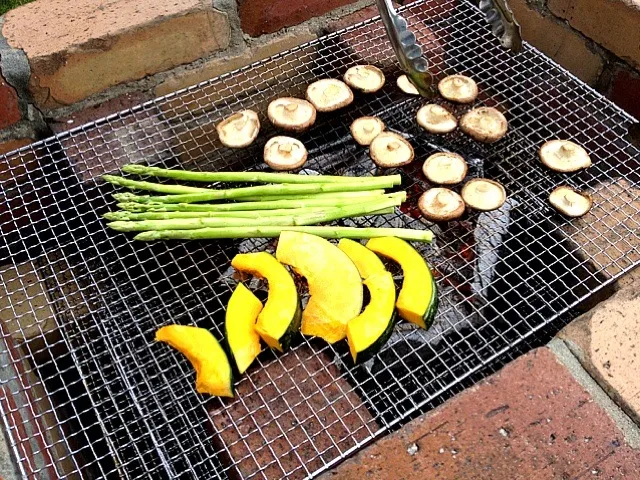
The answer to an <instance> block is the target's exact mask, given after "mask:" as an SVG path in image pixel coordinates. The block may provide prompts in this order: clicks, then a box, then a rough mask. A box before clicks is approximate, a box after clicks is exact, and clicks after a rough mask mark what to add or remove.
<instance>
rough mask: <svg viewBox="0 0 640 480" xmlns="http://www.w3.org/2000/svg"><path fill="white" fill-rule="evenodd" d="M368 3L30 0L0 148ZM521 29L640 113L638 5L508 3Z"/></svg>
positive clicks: (5, 32)
mask: <svg viewBox="0 0 640 480" xmlns="http://www.w3.org/2000/svg"><path fill="white" fill-rule="evenodd" d="M372 2H373V0H360V1H353V0H305V1H302V0H237V1H236V0H184V1H181V2H175V1H173V0H105V1H102V2H95V0H78V1H75V2H72V3H69V1H68V0H36V1H34V2H33V3H30V4H27V5H25V6H22V7H19V8H17V9H15V10H12V11H10V12H9V13H7V14H6V15H5V16H4V17H0V32H1V34H0V153H2V152H6V151H8V150H11V149H13V148H16V147H20V146H22V145H24V144H26V143H28V142H30V141H31V140H33V139H37V138H42V137H44V136H47V135H49V134H51V133H52V132H59V131H63V130H65V129H69V128H71V127H74V126H76V125H78V124H81V123H83V122H86V121H89V120H92V119H96V118H99V117H102V116H104V115H107V114H109V113H112V112H115V111H118V110H121V109H123V108H126V107H128V106H132V105H135V104H137V103H140V102H142V101H145V100H148V99H150V98H154V97H156V96H159V95H164V94H167V93H170V92H172V91H175V90H177V89H180V88H184V87H187V86H190V85H193V84H196V83H198V82H200V81H203V80H206V79H209V78H212V77H214V76H217V75H220V74H222V73H225V72H227V71H230V70H233V69H236V68H239V67H241V66H243V65H246V64H248V63H251V62H253V61H256V60H260V59H262V58H266V57H268V56H270V55H272V54H274V53H277V52H279V51H281V50H285V49H288V48H291V47H294V46H296V45H298V44H300V43H303V42H306V41H309V40H311V39H313V38H315V37H317V36H318V35H321V34H322V33H324V32H326V31H328V30H331V29H333V28H335V25H339V26H346V25H348V24H350V23H354V22H356V21H360V20H362V19H363V18H366V17H367V16H370V15H371V14H375V13H376V9H375V8H371V7H369V8H365V7H367V6H368V5H370V4H371V3H372ZM510 4H511V5H512V8H513V10H514V12H515V14H516V17H517V19H518V20H519V21H520V23H521V25H522V30H523V36H524V38H525V39H526V40H528V41H529V42H530V43H532V44H533V45H534V46H536V47H537V48H539V49H540V50H542V51H543V52H544V53H546V54H547V55H549V56H550V57H552V58H553V59H555V60H556V61H557V62H558V63H560V64H561V65H563V66H564V67H566V68H567V69H568V70H570V71H571V72H573V73H574V74H575V75H576V76H578V77H579V78H581V79H582V80H584V81H585V82H587V83H588V84H590V85H592V86H594V87H595V88H597V89H598V90H599V91H601V92H603V93H604V94H606V95H607V96H608V97H609V98H611V99H612V100H613V101H614V102H616V103H617V104H618V105H620V106H621V107H622V108H625V109H627V110H628V111H629V112H630V113H632V114H633V115H635V116H636V117H640V0H510Z"/></svg>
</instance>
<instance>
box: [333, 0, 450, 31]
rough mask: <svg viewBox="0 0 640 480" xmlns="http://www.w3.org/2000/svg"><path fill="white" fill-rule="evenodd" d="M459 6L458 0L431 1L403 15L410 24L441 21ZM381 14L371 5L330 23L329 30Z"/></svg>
mask: <svg viewBox="0 0 640 480" xmlns="http://www.w3.org/2000/svg"><path fill="white" fill-rule="evenodd" d="M392 3H393V6H394V7H395V8H398V7H400V4H399V3H398V2H392ZM456 4H457V1H456V0H452V1H447V2H440V1H438V0H429V1H427V2H425V3H423V4H421V5H420V6H419V7H418V9H415V8H412V9H409V10H408V12H404V13H402V15H403V16H404V17H405V18H407V20H408V21H409V23H410V24H415V23H416V21H430V22H433V21H435V20H441V19H442V18H443V17H444V16H448V15H449V14H450V13H451V11H452V10H454V9H455V7H456ZM378 14H379V11H378V7H377V6H376V5H370V6H368V7H365V8H362V9H360V10H357V11H355V12H353V13H350V14H348V15H345V16H344V17H341V18H339V19H338V20H335V21H333V22H329V24H328V26H327V30H328V31H330V32H335V31H336V30H340V29H343V28H347V27H350V26H351V25H354V24H356V23H360V22H364V21H365V20H369V19H370V18H372V17H375V16H376V15H378Z"/></svg>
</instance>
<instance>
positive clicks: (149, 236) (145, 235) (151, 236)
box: [133, 231, 158, 242]
mask: <svg viewBox="0 0 640 480" xmlns="http://www.w3.org/2000/svg"><path fill="white" fill-rule="evenodd" d="M157 237H158V235H157V233H156V232H154V231H151V232H140V233H138V234H137V235H136V236H135V237H133V239H134V240H142V241H143V242H150V241H152V240H156V239H157Z"/></svg>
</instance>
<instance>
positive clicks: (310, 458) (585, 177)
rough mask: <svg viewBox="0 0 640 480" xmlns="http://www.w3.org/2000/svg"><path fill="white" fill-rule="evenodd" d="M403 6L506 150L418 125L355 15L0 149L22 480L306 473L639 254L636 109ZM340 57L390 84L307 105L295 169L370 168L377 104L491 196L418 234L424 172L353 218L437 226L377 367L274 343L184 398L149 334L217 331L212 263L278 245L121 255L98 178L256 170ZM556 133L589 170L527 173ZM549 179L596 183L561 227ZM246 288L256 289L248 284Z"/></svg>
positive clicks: (454, 385) (0, 247) (508, 348)
mask: <svg viewBox="0 0 640 480" xmlns="http://www.w3.org/2000/svg"><path fill="white" fill-rule="evenodd" d="M403 10H404V15H405V16H406V18H407V19H408V21H409V24H410V26H411V29H412V30H413V31H414V32H416V34H417V37H418V41H419V42H420V43H421V44H422V46H423V48H424V49H425V51H426V53H427V56H428V57H429V58H430V59H431V60H432V62H433V64H432V69H433V72H434V74H436V76H438V77H439V78H441V77H442V76H444V75H446V74H451V73H463V74H467V75H470V76H471V77H473V78H474V79H475V80H476V81H477V82H478V84H479V87H480V95H479V98H478V100H477V102H476V104H477V105H487V106H496V107H497V108H499V109H501V110H503V111H504V112H505V114H506V116H507V118H508V120H509V124H510V130H509V133H508V134H507V136H506V138H505V139H503V140H501V141H500V142H498V143H496V144H492V145H480V144H477V143H476V142H473V141H471V140H470V139H469V138H467V137H465V136H464V135H462V134H460V133H454V134H451V135H447V136H444V137H437V136H433V135H429V134H426V133H425V132H423V131H421V130H420V129H419V128H418V127H417V125H416V124H415V121H414V118H415V112H416V111H417V109H418V108H419V107H420V106H421V105H422V104H423V103H424V100H422V99H420V98H417V97H410V96H407V95H405V94H403V93H402V92H400V91H399V90H398V89H397V88H396V87H395V84H394V80H395V78H396V77H397V75H398V74H399V71H398V69H397V67H396V65H395V62H394V60H393V57H392V52H391V49H390V47H389V45H388V42H387V41H386V38H385V35H384V30H383V27H382V24H381V23H380V22H379V21H378V20H377V19H373V20H371V21H367V22H364V23H360V24H358V25H355V26H353V27H349V28H347V29H345V30H341V31H339V32H334V33H331V34H328V35H326V36H324V37H322V38H320V39H318V40H316V41H313V42H310V43H308V44H305V45H302V46H300V47H298V48H295V49H293V50H291V51H288V52H284V53H282V54H279V55H276V56H274V57H272V58H269V59H267V60H264V61H262V62H259V63H257V64H254V65H251V66H249V67H246V68H243V69H240V70H238V71H235V72H233V73H231V74H226V75H223V76H221V77H218V78H216V79H213V80H211V81H207V82H203V83H202V84H200V85H198V86H196V87H194V88H190V89H187V90H184V91H181V92H177V93H176V94H171V95H169V96H166V97H163V98H158V99H155V100H152V101H149V102H147V103H145V104H142V105H140V106H138V107H135V108H133V109H131V110H126V111H123V112H120V113H118V114H114V115H111V116H109V117H107V118H105V119H102V120H100V121H98V122H96V123H92V124H88V125H84V126H81V127H78V128H75V129H73V130H71V131H70V132H66V133H63V134H60V135H58V136H56V137H52V138H49V139H47V140H45V141H42V142H40V143H38V144H34V145H32V146H30V147H28V148H25V149H22V150H21V151H20V152H19V153H15V154H13V155H11V156H9V157H6V158H5V159H4V160H1V162H2V163H3V164H5V163H6V165H7V167H6V168H5V169H4V170H2V171H1V172H0V181H1V184H0V186H1V189H2V190H1V193H0V195H1V196H2V203H0V231H1V232H2V238H1V240H0V259H2V260H0V277H1V278H2V280H1V281H0V289H1V290H0V319H1V320H2V322H0V328H1V329H2V330H1V331H0V333H1V337H0V339H1V343H0V367H1V368H0V375H1V376H0V408H1V409H2V412H3V416H2V420H3V424H4V428H5V430H6V431H7V433H8V439H9V441H10V445H11V447H12V451H13V453H14V455H15V457H16V459H17V461H18V465H19V467H20V469H21V472H22V473H23V474H24V475H25V476H29V477H31V476H33V475H34V474H40V475H43V476H46V475H48V476H49V477H51V478H65V477H67V478H127V479H135V478H154V479H158V478H171V479H174V478H200V479H206V478H227V477H229V478H239V477H240V478H268V479H272V478H303V477H313V476H316V475H317V474H319V473H320V472H322V471H324V470H326V469H328V468H329V467H330V466H331V465H334V464H335V463H336V462H338V461H339V460H340V459H342V458H345V457H346V456H347V455H349V454H350V453H352V452H353V451H355V450H357V449H359V448H361V447H362V446H363V445H364V444H366V443H367V442H369V441H371V440H372V439H373V438H375V437H377V436H379V435H381V434H383V433H384V432H386V431H388V430H389V429H391V428H395V427H396V426H398V425H401V424H403V423H405V422H407V421H408V420H409V419H410V418H411V417H412V416H413V415H415V414H416V412H419V411H422V410H423V409H425V408H429V406H430V405H433V402H434V401H436V400H437V399H442V398H446V397H447V396H451V395H452V394H454V393H456V392H457V391H458V390H459V388H460V386H461V385H463V384H464V382H465V381H466V379H468V378H469V377H470V376H471V375H473V374H474V373H476V372H479V371H481V370H482V369H483V368H485V367H486V366H488V365H492V364H494V363H495V362H498V363H499V362H504V361H506V360H508V359H509V358H510V356H511V355H513V354H514V352H515V351H516V350H517V349H518V348H522V345H525V344H528V342H529V341H530V340H531V339H532V338H534V337H535V336H536V335H538V334H539V332H543V331H546V330H547V329H548V327H550V326H551V327H553V326H559V325H562V324H563V323H564V322H566V321H567V319H568V318H571V316H572V315H574V314H575V308H576V307H577V306H578V305H579V304H581V302H584V301H587V300H589V299H590V298H591V297H593V295H594V294H595V293H596V292H598V291H600V290H602V288H603V287H604V286H606V285H607V284H609V283H611V282H612V281H614V280H615V279H616V278H618V277H619V276H620V275H622V274H623V273H624V272H626V271H628V270H630V269H631V268H633V267H635V266H637V265H638V263H640V247H639V237H638V231H639V230H638V218H639V216H638V212H639V210H640V204H639V203H640V200H639V190H638V188H639V187H638V181H639V178H638V177H639V172H640V168H639V167H638V163H639V160H640V158H639V151H638V149H637V148H636V147H634V146H633V145H632V144H631V143H629V141H628V140H627V139H626V135H627V129H628V127H629V126H630V125H631V124H632V123H633V122H634V119H632V118H631V117H629V116H628V115H626V114H625V113H624V112H622V111H621V110H619V109H618V108H616V107H615V106H613V105H612V104H611V103H610V102H608V101H607V100H606V99H604V98H602V97H601V96H600V95H598V94H596V93H595V92H593V91H592V90H591V89H589V88H588V87H587V86H585V85H584V84H582V83H581V82H580V81H578V80H577V79H576V78H574V77H573V76H571V75H570V74H568V73H567V72H565V71H564V70H562V69H561V68H560V67H558V66H557V65H556V64H554V63H553V62H552V61H550V60H548V59H547V58H546V57H544V56H543V55H541V54H540V53H539V52H537V51H536V50H535V49H533V48H531V47H529V46H526V47H525V49H524V51H523V52H522V53H520V54H518V55H515V56H514V55H511V54H509V53H507V52H505V51H504V50H503V49H502V48H501V47H500V46H499V45H498V43H497V41H496V40H494V39H493V37H492V36H491V33H490V32H489V30H488V28H487V26H486V25H485V23H484V20H483V19H482V16H481V14H480V13H479V12H478V11H477V10H476V9H475V8H474V7H473V6H472V5H470V4H468V3H466V2H465V1H463V0H439V1H437V2H436V1H433V0H426V1H418V2H415V3H413V4H411V5H408V6H407V7H403ZM356 63H373V64H375V65H377V66H379V67H380V68H382V69H383V71H384V72H385V74H386V75H387V82H388V83H387V85H386V86H385V88H384V89H383V90H382V91H381V92H378V93H376V94H368V95H356V100H355V101H354V103H353V104H352V106H350V107H349V108H348V109H344V110H342V111H339V112H337V113H334V114H325V115H319V118H318V121H317V122H316V125H314V127H312V128H311V129H310V130H309V131H308V132H306V133H304V134H301V135H299V136H298V138H299V139H300V140H301V141H302V142H303V143H304V144H305V145H306V146H307V148H308V150H309V158H310V160H309V162H308V164H307V165H306V167H308V169H309V170H311V171H314V172H321V173H326V174H344V173H348V174H372V173H375V172H374V168H373V166H372V164H371V161H370V160H369V158H368V155H367V152H366V150H365V149H363V148H361V147H359V146H358V145H356V144H355V142H353V141H352V139H351V138H350V136H349V132H348V127H349V125H350V123H351V122H352V121H353V120H354V119H355V118H357V117H360V116H363V115H376V116H379V117H380V118H381V119H382V120H383V121H384V122H385V124H386V125H387V128H388V129H390V130H394V131H397V132H400V133H402V134H403V135H405V136H406V137H407V138H408V139H409V140H410V141H411V142H412V144H413V145H414V148H415V150H416V156H417V158H418V160H420V159H424V158H426V156H427V155H428V154H430V153H432V152H435V151H440V150H451V151H456V152H458V153H460V154H462V155H463V156H464V157H465V158H466V159H467V160H468V162H469V164H470V170H469V175H470V176H472V177H480V176H486V177H489V178H492V179H495V180H497V181H499V182H501V183H502V184H503V185H504V186H505V188H506V190H507V192H508V194H509V201H508V202H507V204H505V207H503V208H502V209H501V210H499V211H496V212H493V213H484V214H477V213H476V214H471V215H469V216H468V217H467V218H466V219H465V220H464V221H460V222H451V223H450V224H448V225H446V226H442V225H429V224H425V223H424V222H422V221H420V220H419V218H417V217H418V216H417V215H416V209H415V200H416V198H417V196H418V195H419V194H420V193H422V191H424V189H426V188H428V187H429V185H428V183H427V182H426V180H425V179H424V177H422V175H421V173H420V166H419V165H417V166H416V165H410V166H408V167H405V168H403V169H400V170H399V171H398V172H397V173H400V174H401V175H402V176H403V185H402V188H403V189H405V190H407V192H408V193H409V197H410V198H409V201H408V202H407V204H406V205H405V206H404V207H403V208H402V210H401V211H398V212H396V214H394V215H391V216H384V217H379V218H377V219H376V220H372V219H365V220H363V222H370V223H371V222H379V223H378V224H381V225H392V226H403V225H410V226H413V227H415V228H426V227H429V228H432V229H433V231H434V233H435V242H434V243H433V244H432V245H430V246H428V247H424V246H423V247H421V248H423V250H422V251H423V253H424V254H425V257H426V258H427V260H428V261H429V262H430V264H431V265H432V267H433V269H434V271H435V272H436V274H437V281H438V286H439V290H440V302H441V306H440V309H439V313H438V317H437V319H436V322H435V325H434V326H433V327H432V328H431V329H430V330H429V331H428V332H426V333H425V332H422V331H417V330H414V329H413V328H410V327H409V326H407V325H403V324H400V325H398V326H397V327H396V330H395V332H394V335H393V337H392V338H391V340H390V341H389V343H388V344H387V345H386V346H385V348H384V349H383V351H382V352H381V353H380V354H379V355H378V357H377V358H376V359H374V360H373V361H372V362H369V363H367V364H365V365H364V366H358V367H353V366H352V365H351V364H350V361H349V354H348V351H347V348H346V345H343V344H342V343H341V344H336V345H333V346H329V345H326V344H323V343H321V342H318V341H315V340H311V339H302V338H300V339H298V340H297V343H296V344H295V346H294V348H292V349H291V351H289V352H287V353H285V354H274V353H273V352H269V351H266V352H263V353H262V354H261V356H260V357H259V359H258V361H257V364H256V365H254V367H252V368H251V369H250V371H249V372H248V373H247V374H245V375H244V376H243V377H242V378H241V379H240V380H239V381H238V383H237V392H238V393H237V395H236V399H235V400H234V401H220V400H218V399H210V398H205V397H203V396H200V395H198V394H196V392H195V390H194V387H193V373H192V370H191V367H190V366H189V365H188V364H187V362H186V361H185V360H184V359H183V358H181V357H180V355H178V354H176V353H174V352H173V351H171V350H170V349H169V348H166V346H163V345H159V344H156V343H155V342H154V341H153V335H154V332H155V330H156V329H157V328H158V327H160V326H162V325H164V324H167V323H181V324H193V325H198V326H203V327H206V328H209V329H211V330H212V331H214V332H215V333H216V335H217V336H218V337H221V333H222V332H221V330H220V327H221V323H222V321H223V318H224V307H225V305H226V303H227V300H228V298H229V296H230V293H231V290H232V287H233V283H234V280H233V279H232V278H231V276H230V270H229V261H230V258H231V257H232V256H233V255H234V254H235V253H237V252H238V251H244V250H252V249H264V248H266V249H273V242H272V241H267V240H253V241H244V242H243V241H235V240H234V241H231V240H229V241H215V242H214V241H211V242H197V241H193V242H174V243H170V242H167V243H162V242H159V243H153V244H137V243H136V244H134V243H133V242H132V241H131V238H130V236H127V235H124V234H116V233H114V232H112V231H108V230H107V229H106V228H105V224H104V222H103V221H102V219H101V218H100V217H101V215H102V214H103V213H105V212H107V211H109V210H112V209H113V206H114V203H115V202H114V201H113V200H112V198H111V194H112V193H113V192H114V189H113V187H112V186H110V185H107V184H105V183H104V182H103V181H101V180H100V175H101V174H103V173H107V172H113V171H117V169H118V168H119V167H120V166H122V165H124V164H127V163H139V162H143V163H149V164H155V165H161V166H165V167H175V166H181V167H184V168H189V169H200V170H212V169H220V170H224V169H227V170H230V169H254V168H260V165H259V162H258V161H257V160H256V159H259V158H261V151H262V148H263V146H264V143H265V142H266V140H267V139H268V138H269V137H270V136H272V135H273V134H275V130H274V129H273V128H272V127H271V126H270V125H269V122H268V121H267V119H266V118H265V112H266V105H267V104H268V102H269V101H271V100H273V99H275V98H277V97H279V96H283V95H287V96H302V95H303V94H304V89H305V87H306V85H307V84H308V83H309V82H310V81H312V80H314V79H317V78H321V77H339V76H340V75H342V74H343V73H344V71H345V70H346V69H347V68H348V67H349V66H352V65H353V64H356ZM447 106H448V107H449V108H452V109H454V110H455V111H456V113H461V112H462V111H464V110H466V109H468V108H470V107H469V106H467V107H464V108H462V107H459V106H457V107H456V106H454V105H449V104H448V105H447ZM241 108H253V109H255V110H256V111H258V112H259V113H260V120H261V123H262V126H263V127H262V131H261V135H260V136H259V138H258V140H257V141H256V142H255V144H253V145H252V146H250V147H249V148H247V149H244V150H241V151H230V150H228V149H225V148H224V147H222V146H221V145H220V144H219V141H218V140H217V138H216V135H215V128H214V124H215V123H216V122H217V121H219V120H220V119H221V118H223V117H225V116H227V115H229V114H230V113H232V112H234V111H236V110H238V109H241ZM558 137H559V138H567V139H572V140H575V141H576V142H578V143H580V144H582V145H583V146H585V148H587V150H588V151H589V152H590V153H591V155H592V158H593V163H594V165H593V167H592V168H590V169H588V170H586V171H584V172H581V173H579V174H575V175H560V174H550V173H549V172H548V171H546V170H545V169H544V168H543V167H542V166H541V165H540V164H539V162H538V161H537V149H538V147H539V145H541V143H543V142H544V141H546V140H548V139H550V138H558ZM414 163H418V162H414ZM560 183H567V184H569V185H572V186H574V187H577V188H581V189H588V190H590V191H591V192H592V196H593V197H594V200H595V206H594V210H593V212H592V213H590V214H589V217H587V218H586V219H584V220H574V221H568V220H565V219H562V218H560V217H559V216H558V215H557V214H555V213H554V212H553V211H552V210H551V208H550V207H549V206H548V204H547V201H546V198H547V196H548V194H549V192H550V191H551V190H552V189H553V188H555V187H556V186H557V185H558V184H560ZM594 219H597V221H594ZM252 286H253V287H255V288H256V289H257V291H258V292H262V293H264V285H262V284H260V283H259V282H256V283H254V284H253V285H252Z"/></svg>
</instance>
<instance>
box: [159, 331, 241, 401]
mask: <svg viewBox="0 0 640 480" xmlns="http://www.w3.org/2000/svg"><path fill="white" fill-rule="evenodd" d="M155 338H156V340H157V341H159V342H165V343H167V344H168V345H170V346H172V347H173V348H175V349H176V350H178V351H179V352H180V353H182V354H183V355H184V356H185V357H187V360H189V362H190V363H191V365H192V366H193V368H194V369H195V371H196V391H198V393H208V394H209V395H215V396H217V397H233V373H232V372H231V364H230V363H229V359H228V358H227V354H226V353H225V352H224V349H223V348H222V346H221V345H220V344H219V343H218V341H217V340H216V339H215V337H214V336H213V335H212V334H211V332H210V331H209V330H206V329H204V328H199V327H192V326H189V325H167V326H164V327H162V328H160V329H158V331H157V332H156V337H155Z"/></svg>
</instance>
